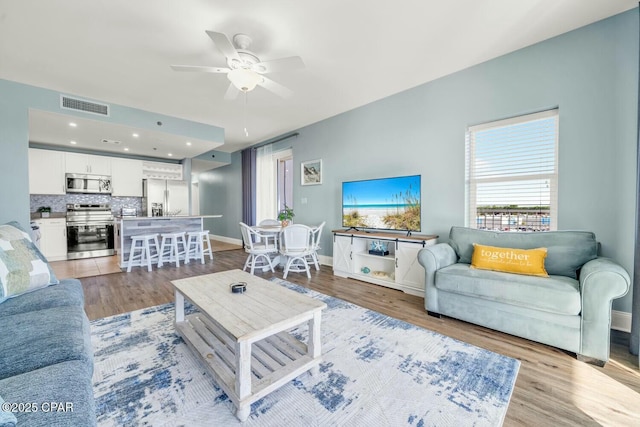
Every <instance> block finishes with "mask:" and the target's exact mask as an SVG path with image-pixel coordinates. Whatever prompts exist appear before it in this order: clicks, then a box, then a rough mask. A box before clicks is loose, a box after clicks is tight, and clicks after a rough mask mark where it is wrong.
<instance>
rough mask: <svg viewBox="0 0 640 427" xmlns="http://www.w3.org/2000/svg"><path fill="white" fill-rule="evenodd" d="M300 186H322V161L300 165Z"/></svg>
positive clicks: (310, 161)
mask: <svg viewBox="0 0 640 427" xmlns="http://www.w3.org/2000/svg"><path fill="white" fill-rule="evenodd" d="M300 180H301V182H300V185H318V184H322V159H318V160H309V161H306V162H302V163H300Z"/></svg>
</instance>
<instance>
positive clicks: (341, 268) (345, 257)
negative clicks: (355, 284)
mask: <svg viewBox="0 0 640 427" xmlns="http://www.w3.org/2000/svg"><path fill="white" fill-rule="evenodd" d="M352 270H353V255H352V253H351V237H350V236H333V272H334V274H336V275H338V276H343V277H346V275H348V274H349V273H351V271H352Z"/></svg>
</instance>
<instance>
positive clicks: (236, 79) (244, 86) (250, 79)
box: [227, 68, 262, 92]
mask: <svg viewBox="0 0 640 427" xmlns="http://www.w3.org/2000/svg"><path fill="white" fill-rule="evenodd" d="M227 78H228V79H229V80H230V81H231V83H233V85H234V86H235V87H236V88H238V89H239V90H241V91H243V92H250V91H252V90H253V89H255V88H256V85H257V84H258V83H260V81H262V77H261V76H260V74H258V73H256V72H255V71H251V70H247V69H246V68H236V69H235V70H231V71H229V72H228V73H227Z"/></svg>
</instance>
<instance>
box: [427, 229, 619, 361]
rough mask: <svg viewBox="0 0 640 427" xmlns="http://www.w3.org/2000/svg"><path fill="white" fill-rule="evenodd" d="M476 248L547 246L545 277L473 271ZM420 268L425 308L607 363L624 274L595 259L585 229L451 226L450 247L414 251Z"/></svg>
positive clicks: (610, 263)
mask: <svg viewBox="0 0 640 427" xmlns="http://www.w3.org/2000/svg"><path fill="white" fill-rule="evenodd" d="M474 243H475V244H480V245H487V246H493V247H501V248H515V249H534V248H546V249H547V255H546V259H545V260H544V267H545V268H546V271H547V273H548V274H549V277H537V276H532V275H523V274H514V273H508V272H501V271H490V270H484V269H477V268H472V266H471V265H470V264H471V259H472V256H473V251H474ZM418 261H419V262H420V264H421V265H422V266H423V267H424V269H425V272H426V274H425V308H426V309H427V312H429V313H430V314H432V315H436V316H439V315H446V316H450V317H454V318H456V319H460V320H464V321H467V322H470V323H475V324H478V325H482V326H486V327H488V328H491V329H495V330H498V331H502V332H506V333H508V334H511V335H516V336H520V337H523V338H526V339H530V340H533V341H537V342H541V343H544V344H548V345H551V346H553V347H558V348H561V349H564V350H567V351H570V352H573V353H576V355H577V357H578V359H580V360H584V361H587V362H591V363H594V364H596V365H600V366H602V365H604V363H605V362H606V361H607V360H609V342H610V338H609V334H610V328H611V302H612V300H613V299H615V298H619V297H621V296H624V295H625V294H626V293H627V292H628V290H629V287H630V278H629V274H628V273H627V271H625V270H624V268H622V267H621V266H620V265H618V264H617V263H615V262H614V261H612V260H611V259H607V258H602V257H598V243H597V241H596V238H595V235H594V234H593V233H590V232H582V231H551V232H537V233H513V232H493V231H485V230H475V229H471V228H465V227H452V228H451V231H450V233H449V241H448V242H446V243H438V244H436V245H433V246H429V247H426V248H424V249H422V250H421V251H420V252H419V253H418Z"/></svg>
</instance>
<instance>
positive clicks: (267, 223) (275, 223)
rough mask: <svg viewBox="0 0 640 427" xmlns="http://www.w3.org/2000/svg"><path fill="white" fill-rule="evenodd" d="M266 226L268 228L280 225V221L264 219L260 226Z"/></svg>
mask: <svg viewBox="0 0 640 427" xmlns="http://www.w3.org/2000/svg"><path fill="white" fill-rule="evenodd" d="M263 225H266V226H267V227H268V226H270V225H280V221H278V220H277V219H263V220H262V221H260V222H259V223H258V226H263Z"/></svg>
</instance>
